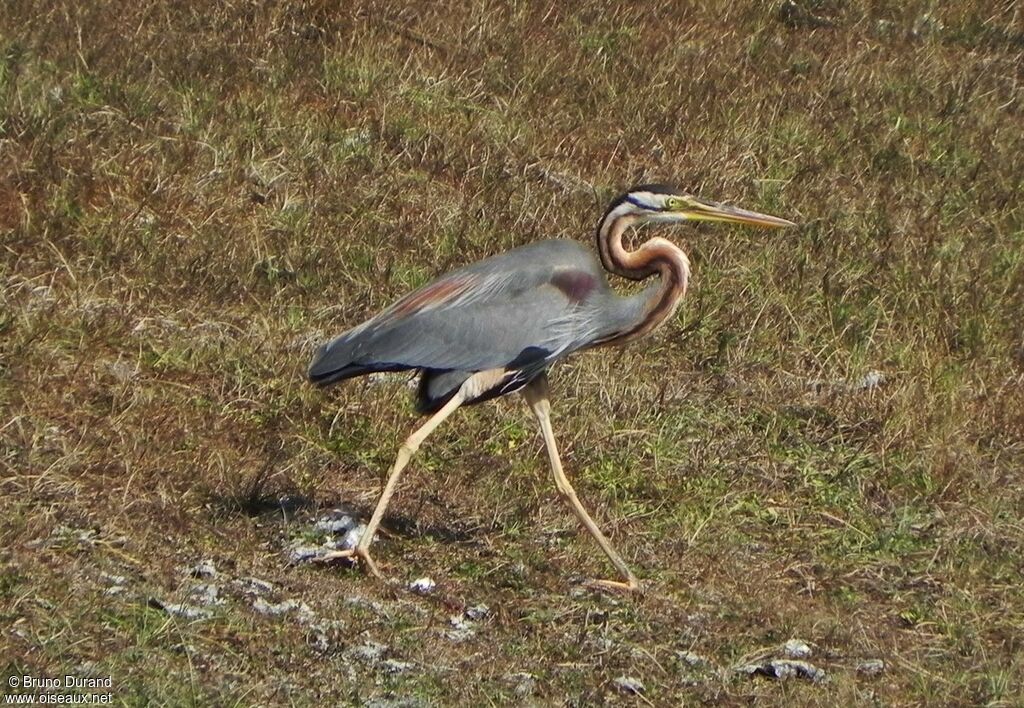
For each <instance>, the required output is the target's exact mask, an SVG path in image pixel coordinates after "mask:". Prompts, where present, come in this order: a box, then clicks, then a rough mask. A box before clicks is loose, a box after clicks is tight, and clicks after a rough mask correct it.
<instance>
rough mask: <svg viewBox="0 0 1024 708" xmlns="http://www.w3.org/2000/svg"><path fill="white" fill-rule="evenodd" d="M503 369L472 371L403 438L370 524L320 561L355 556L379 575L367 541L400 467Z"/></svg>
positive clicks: (400, 470) (379, 516) (369, 540)
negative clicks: (352, 543)
mask: <svg viewBox="0 0 1024 708" xmlns="http://www.w3.org/2000/svg"><path fill="white" fill-rule="evenodd" d="M504 373H505V372H504V371H482V372H480V373H477V374H473V375H472V376H470V377H469V378H468V379H466V381H465V383H463V384H462V386H461V387H460V388H459V390H458V392H457V393H456V394H455V395H454V396H453V397H452V398H451V400H450V401H448V402H447V403H445V404H444V406H442V407H441V409H440V410H439V411H438V412H437V413H435V414H434V415H432V416H431V417H430V418H429V419H428V420H427V422H426V423H424V424H423V425H422V426H420V427H419V428H417V429H416V430H415V431H414V432H413V434H412V435H410V436H409V437H408V438H406V440H405V442H404V443H402V446H401V447H400V448H398V457H397V458H395V464H394V465H393V466H392V467H391V472H390V473H389V475H388V481H387V483H386V484H385V485H384V491H383V492H381V495H380V500H379V501H378V502H377V506H376V508H375V509H374V510H373V516H371V517H370V523H368V524H367V525H366V530H365V531H364V532H363V535H362V536H360V537H359V543H358V544H357V545H356V547H355V548H352V549H348V550H344V551H334V552H332V553H327V554H325V555H323V556H321V557H320V558H319V560H321V561H329V560H334V559H335V558H358V559H360V560H362V561H363V563H365V564H366V568H367V569H368V570H369V571H370V572H371V573H372V574H373V575H375V576H376V577H378V578H379V577H381V574H380V570H378V569H377V564H376V563H374V562H373V558H371V557H370V544H371V543H373V535H374V534H375V533H376V532H377V527H378V526H380V522H381V519H383V518H384V510H385V509H387V507H388V502H389V501H391V495H392V494H394V493H395V487H396V486H397V485H398V478H399V477H400V476H401V475H402V470H403V469H405V466H406V465H407V464H408V463H409V460H410V458H412V456H413V453H415V452H416V450H418V449H419V447H420V445H421V444H423V441H424V440H426V439H427V436H428V435H430V434H431V433H432V432H434V430H435V429H436V428H437V426H439V425H441V423H443V422H444V421H445V419H446V418H447V417H448V416H450V415H451V414H452V413H454V412H455V410H456V409H457V408H458V407H459V406H461V405H462V404H463V403H464V402H466V401H467V400H469V399H472V398H475V397H476V396H478V395H480V393H482V392H483V391H485V390H487V389H488V388H490V387H491V386H492V385H495V384H496V383H497V382H500V381H501V379H502V378H503V377H504Z"/></svg>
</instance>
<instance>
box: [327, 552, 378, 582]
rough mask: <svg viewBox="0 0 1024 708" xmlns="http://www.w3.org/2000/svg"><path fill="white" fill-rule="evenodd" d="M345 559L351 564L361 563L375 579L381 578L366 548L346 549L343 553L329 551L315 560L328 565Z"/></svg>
mask: <svg viewBox="0 0 1024 708" xmlns="http://www.w3.org/2000/svg"><path fill="white" fill-rule="evenodd" d="M339 559H345V560H349V561H352V563H358V562H359V561H362V562H363V566H364V567H365V568H366V570H367V571H369V573H370V574H371V575H372V576H373V577H375V578H382V577H383V576H382V575H381V574H380V570H379V569H378V568H377V564H376V563H374V562H373V558H371V557H370V551H369V549H367V548H360V547H359V546H356V547H355V548H347V549H345V550H343V551H331V552H330V553H325V554H324V555H322V556H320V557H319V558H317V561H318V562H320V563H330V562H331V561H335V560H339Z"/></svg>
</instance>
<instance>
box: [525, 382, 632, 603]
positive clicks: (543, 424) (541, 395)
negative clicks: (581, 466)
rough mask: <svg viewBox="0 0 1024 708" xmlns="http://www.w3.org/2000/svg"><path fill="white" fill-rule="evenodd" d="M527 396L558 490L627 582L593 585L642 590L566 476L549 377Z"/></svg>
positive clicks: (528, 388) (529, 388) (529, 386)
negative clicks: (553, 424)
mask: <svg viewBox="0 0 1024 708" xmlns="http://www.w3.org/2000/svg"><path fill="white" fill-rule="evenodd" d="M523 396H524V397H525V398H526V402H527V403H529V405H530V408H532V409H533V413H534V415H536V416H537V422H539V423H540V429H541V432H542V433H543V435H544V444H545V445H546V446H547V450H548V459H549V460H550V461H551V472H552V474H554V476H555V485H556V486H557V487H558V491H559V492H561V493H562V496H564V497H565V499H566V501H568V502H569V505H570V506H571V507H572V510H573V512H574V513H575V514H576V517H577V518H578V519H579V520H580V521H581V522H582V523H583V525H584V526H585V527H586V529H587V531H589V532H590V535H591V536H593V537H594V540H595V541H597V545H599V546H600V547H601V550H602V551H604V554H605V555H606V556H608V559H609V560H610V561H611V562H612V565H614V566H615V568H616V570H618V571H619V573H620V574H621V575H622V577H623V579H624V580H625V582H619V581H617V580H593V581H591V584H592V585H596V586H598V587H603V588H609V589H612V590H638V589H639V588H640V583H639V582H637V579H636V576H635V575H633V572H632V571H631V570H630V569H629V566H628V565H626V562H625V561H624V560H622V558H621V557H620V556H619V554H618V553H616V552H615V549H613V548H612V544H611V543H609V542H608V539H607V538H605V535H604V534H603V533H601V529H599V528H597V524H595V523H594V520H593V519H591V518H590V514H588V513H587V510H586V509H584V508H583V504H581V503H580V500H579V497H577V496H576V491H575V490H574V489H573V488H572V485H571V484H569V479H568V478H567V477H566V476H565V472H563V471H562V460H561V458H560V457H559V456H558V446H557V445H556V444H555V434H554V431H553V430H552V429H551V402H550V399H549V393H548V379H547V376H545V375H543V374H542V375H541V376H539V377H537V378H536V379H534V380H533V381H531V382H530V383H529V384H527V386H526V387H525V388H523Z"/></svg>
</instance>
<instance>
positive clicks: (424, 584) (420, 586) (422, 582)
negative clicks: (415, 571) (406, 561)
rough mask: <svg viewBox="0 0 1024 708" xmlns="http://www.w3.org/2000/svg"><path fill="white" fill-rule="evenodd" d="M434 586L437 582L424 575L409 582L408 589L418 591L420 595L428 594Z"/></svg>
mask: <svg viewBox="0 0 1024 708" xmlns="http://www.w3.org/2000/svg"><path fill="white" fill-rule="evenodd" d="M436 587H437V583H435V582H434V581H433V580H432V579H430V578H426V577H424V578H416V579H415V580H413V581H412V582H411V583H409V589H410V590H412V591H413V592H418V593H419V594H420V595H428V594H430V593H432V592H433V591H434V588H436Z"/></svg>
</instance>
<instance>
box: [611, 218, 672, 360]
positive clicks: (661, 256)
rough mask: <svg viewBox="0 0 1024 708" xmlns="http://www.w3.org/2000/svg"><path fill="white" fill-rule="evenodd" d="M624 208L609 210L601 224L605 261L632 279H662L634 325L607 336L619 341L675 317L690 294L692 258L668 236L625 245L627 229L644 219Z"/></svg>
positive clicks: (641, 333) (620, 274)
mask: <svg viewBox="0 0 1024 708" xmlns="http://www.w3.org/2000/svg"><path fill="white" fill-rule="evenodd" d="M620 209H622V208H621V207H618V208H615V209H612V210H611V211H609V212H608V213H607V214H606V215H605V217H604V219H602V220H601V223H600V224H599V225H598V227H597V250H598V252H599V253H600V256H601V264H602V265H603V266H604V267H605V270H607V271H608V272H610V273H614V274H615V275H618V276H621V277H623V278H628V279H629V280H645V279H646V278H649V277H651V276H653V275H657V276H659V281H660V282H659V284H658V287H656V288H651V289H650V290H649V294H647V296H646V302H645V303H644V307H643V311H642V313H641V316H640V318H639V319H638V320H637V321H636V322H634V323H633V325H632V327H631V328H630V329H628V330H626V331H625V332H621V333H618V334H617V335H616V336H615V337H613V338H612V339H609V340H607V341H616V342H622V341H625V340H630V339H635V338H637V337H641V336H643V335H646V334H649V333H650V332H652V331H654V330H655V329H656V328H657V327H658V326H659V325H661V324H662V323H663V322H665V320H667V319H668V318H669V317H671V316H672V314H673V313H674V312H675V310H676V307H678V306H679V301H680V300H682V298H683V296H684V295H685V294H686V286H687V284H688V283H689V280H690V259H689V258H687V257H686V254H685V253H683V251H682V249H680V248H679V247H678V246H676V245H675V244H674V243H672V242H671V241H668V240H667V239H663V238H658V237H655V238H652V239H649V240H647V241H645V242H644V243H643V244H642V245H641V246H640V248H638V249H637V250H635V251H627V250H626V249H625V248H623V246H622V236H623V233H625V231H626V229H628V228H629V227H630V226H634V225H636V224H637V223H638V222H639V221H640V220H639V218H638V217H637V216H636V215H634V214H631V213H627V212H626V211H625V209H622V210H621V211H620Z"/></svg>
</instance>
